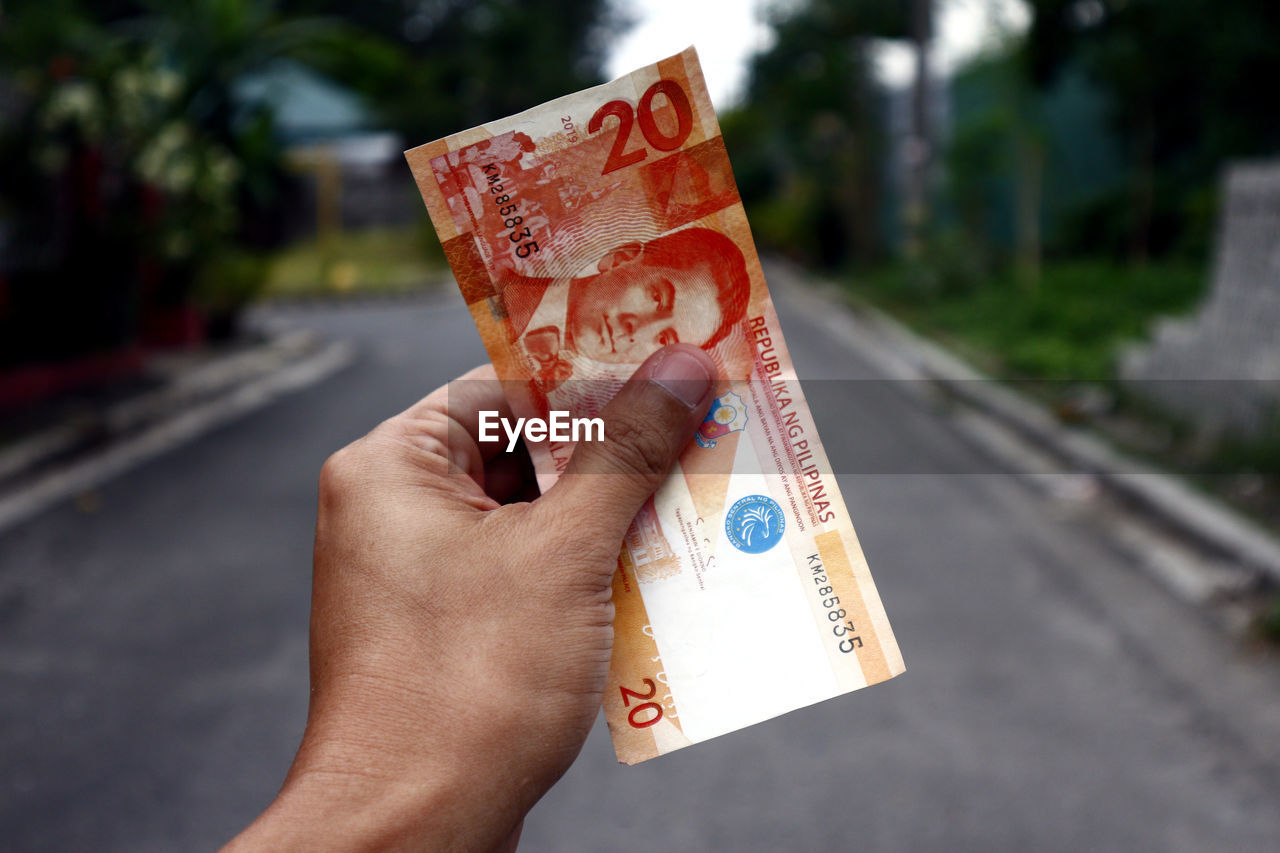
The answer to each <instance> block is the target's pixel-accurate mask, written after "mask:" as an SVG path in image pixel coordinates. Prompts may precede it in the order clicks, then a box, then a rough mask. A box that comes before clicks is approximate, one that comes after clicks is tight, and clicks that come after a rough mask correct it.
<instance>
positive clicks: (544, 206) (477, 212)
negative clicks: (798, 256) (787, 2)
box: [406, 48, 904, 764]
mask: <svg viewBox="0 0 1280 853" xmlns="http://www.w3.org/2000/svg"><path fill="white" fill-rule="evenodd" d="M406 157H407V159H408V161H409V164H410V166H411V168H412V170H413V174H414V178H415V180H416V181H417V184H418V188H419V189H420V190H421V192H422V197H423V201H424V202H425V203H426V206H427V210H428V211H429V212H430V215H431V220H432V223H433V224H434V225H435V228H436V231H437V233H438V235H439V237H440V241H441V243H442V245H443V246H444V252H445V256H446V257H447V258H448V260H449V263H450V266H451V267H452V269H453V272H454V275H455V277H456V279H457V282H458V287H459V289H460V290H461V292H462V295H463V298H464V299H465V300H466V302H467V305H468V307H469V309H470V311H471V315H472V317H473V319H474V320H475V323H476V327H477V329H478V330H479V332H480V336H481V338H482V339H483V341H484V344H485V347H486V349H487V351H488V354H489V357H490V359H491V360H492V362H493V364H494V367H495V368H496V369H497V371H498V375H499V376H500V377H501V378H502V379H504V380H507V381H506V383H505V387H506V388H507V394H508V397H509V399H510V403H511V405H512V409H513V411H514V412H515V414H516V415H518V416H521V417H544V418H545V417H546V415H547V413H548V412H549V411H551V410H562V411H568V412H571V413H573V414H574V415H575V416H590V415H592V414H594V413H595V412H598V411H599V409H600V408H601V407H602V406H603V405H604V404H605V403H606V402H607V401H608V400H609V399H610V398H611V397H612V395H613V394H614V393H616V391H617V390H618V388H620V387H621V385H622V383H623V382H624V381H625V379H626V378H627V377H628V376H630V375H631V373H632V372H633V371H634V370H635V368H636V367H637V366H638V365H639V364H640V363H641V362H643V361H644V359H645V358H646V357H647V356H648V355H649V354H650V353H652V352H653V351H655V350H656V349H658V348H660V347H662V346H664V345H666V344H669V343H673V342H676V341H683V342H687V343H693V344H695V345H697V346H700V347H702V348H703V349H704V350H706V351H707V352H708V353H709V354H710V355H711V357H712V358H713V360H714V361H715V362H716V365H717V368H718V370H719V372H720V377H721V382H720V386H719V393H718V395H717V398H716V400H715V402H714V403H713V404H712V407H711V411H710V412H709V413H708V415H707V418H706V420H705V421H704V423H703V424H702V426H701V427H700V429H699V430H698V433H697V436H696V437H695V440H694V441H693V442H692V443H691V444H690V445H689V447H688V448H687V449H686V450H685V451H684V453H683V454H682V456H681V457H680V460H679V462H678V464H677V465H676V466H675V468H674V469H673V470H672V472H671V474H670V476H669V477H668V478H667V480H666V481H665V482H664V483H663V485H662V486H661V487H660V488H659V490H658V491H657V493H656V494H655V495H654V496H653V498H652V499H651V500H650V501H649V502H648V503H647V504H646V505H645V507H644V509H643V510H642V511H641V512H640V514H639V515H638V516H637V517H636V519H635V521H634V522H633V524H632V526H631V529H630V530H629V531H628V533H627V536H626V539H625V541H624V542H623V548H622V552H621V554H620V556H619V560H618V572H617V574H616V575H615V577H614V582H613V600H614V604H615V607H616V618H615V623H614V628H615V642H614V652H613V660H612V666H611V670H610V679H609V686H608V687H607V688H606V690H605V694H604V712H605V717H606V720H607V721H608V724H609V731H610V734H611V736H612V738H613V743H614V746H615V749H616V750H617V753H618V758H619V760H620V761H622V762H624V763H627V764H635V763H637V762H640V761H645V760H647V759H649V758H653V757H656V756H658V755H662V754H664V753H667V752H671V751H672V750H675V749H679V748H680V747H683V746H688V745H690V744H694V743H698V742H700V741H703V740H707V739H708V738H712V737H715V736H717V735H720V734H724V733H726V732H730V731H734V730H736V729H741V728H743V727H746V726H749V725H752V724H754V723H758V722H761V721H763V720H767V719H769V718H771V717H774V716H777V715H779V714H783V713H786V712H788V711H791V710H794V709H796V708H800V707H802V706H805V705H809V704H812V703H814V702H819V701H822V700H825V699H829V698H832V697H835V696H838V695H840V694H843V693H847V692H849V691H852V690H857V689H858V688H861V687H865V686H867V685H870V684H875V683H877V682H880V681H884V680H886V679H889V678H892V677H893V676H895V675H898V674H899V673H901V672H902V671H903V668H904V666H903V662H902V655H901V653H900V652H899V650H898V645H897V642H896V641H895V639H894V636H893V631H892V629H891V628H890V626H889V620H888V618H887V617H886V615H885V612H884V608H883V606H882V605H881V602H880V597H879V595H878V593H877V591H876V587H875V583H874V581H873V580H872V577H871V572H870V569H869V568H868V566H867V562H866V560H865V558H864V556H863V553H862V549H861V547H860V545H859V543H858V538H857V535H856V534H855V532H854V529H853V525H852V523H851V521H850V519H849V514H848V512H847V511H846V509H845V505H844V501H843V500H842V498H841V496H840V490H839V487H838V485H837V483H836V480H835V478H834V477H833V476H832V474H831V467H830V465H829V464H828V462H827V458H826V454H825V452H824V450H823V447H822V443H821V441H820V440H819V438H818V433H817V429H816V426H815V424H814V421H813V417H812V415H811V413H810V411H809V407H808V404H807V403H806V401H805V398H804V394H803V391H802V389H801V387H800V383H799V382H798V380H797V377H796V374H795V370H794V368H793V366H792V363H791V358H790V356H789V354H788V352H787V347H786V343H785V341H784V339H783V335H782V330H781V328H780V327H779V325H778V318H777V314H776V313H775V311H774V307H773V302H772V300H771V298H770V295H769V289H768V287H767V285H766V283H765V279H764V274H763V272H762V271H761V267H760V261H759V258H758V257H757V254H756V250H755V245H754V243H753V241H752V238H751V231H750V227H749V225H748V224H747V218H746V214H745V212H744V211H743V208H742V202H741V199H740V198H739V197H738V191H737V187H736V185H735V183H734V178H733V172H732V169H731V168H730V165H729V158H728V155H727V153H726V152H725V147H724V142H723V140H722V139H721V136H720V127H719V124H718V123H717V121H716V116H715V111H714V110H713V108H712V106H711V101H710V98H709V96H708V94H707V87H706V84H705V82H704V81H703V77H702V70H701V68H700V66H699V64H698V57H697V53H696V51H695V50H694V49H693V48H689V49H687V50H684V51H682V52H681V53H678V54H676V55H674V56H670V57H667V58H666V59H663V60H661V61H659V62H657V63H654V64H653V65H648V66H645V67H644V68H640V69H637V70H636V71H633V72H632V73H630V74H628V75H626V76H624V77H621V78H619V79H617V80H614V81H612V82H610V83H606V84H604V85H601V86H596V87H594V88H592V89H587V90H585V91H582V92H578V93H575V94H572V95H567V96H565V97H563V98H558V99H556V100H554V101H550V102H548V103H546V104H543V105H542V106H540V107H536V108H534V109H531V110H528V111H526V112H523V113H520V114H519V115H516V116H511V117H509V118H505V119H500V120H497V121H494V122H491V123H489V124H485V125H481V126H479V127H475V128H472V129H470V130H466V131H463V132H461V133H457V134H454V135H452V136H449V137H446V138H444V139H440V140H437V141H435V142H432V143H429V144H427V145H423V146H420V147H418V148H414V149H412V150H410V151H408V152H406ZM529 447H530V452H531V454H532V456H533V460H534V465H535V468H536V470H537V472H538V477H539V483H540V484H541V485H542V486H543V488H546V487H547V486H549V485H550V484H551V483H553V482H554V481H555V479H556V478H557V477H558V476H559V474H560V472H562V471H563V470H564V468H565V465H566V464H567V462H568V459H569V456H570V455H571V454H572V451H573V446H572V444H571V443H569V442H556V441H547V442H542V443H539V444H533V445H530V446H529Z"/></svg>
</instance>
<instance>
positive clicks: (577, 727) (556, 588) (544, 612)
mask: <svg viewBox="0 0 1280 853" xmlns="http://www.w3.org/2000/svg"><path fill="white" fill-rule="evenodd" d="M713 377H714V367H713V365H712V362H711V360H710V358H709V357H708V356H707V355H706V354H705V353H704V352H702V351H701V350H700V349H698V348H696V347H692V346H688V345H681V344H677V345H675V346H670V347H667V348H665V349H663V350H660V351H659V352H658V353H655V354H654V355H653V356H652V357H651V358H649V360H648V361H646V362H645V363H644V364H643V365H641V367H640V368H639V369H638V370H637V371H636V373H635V375H634V376H633V377H632V379H631V381H630V382H629V383H628V384H627V385H626V386H625V387H624V388H623V390H622V391H621V392H619V394H618V395H617V397H616V398H615V399H614V400H613V401H612V402H611V403H610V404H609V405H608V406H607V407H606V408H605V409H604V411H603V412H602V413H601V417H602V418H603V419H604V421H605V440H604V441H601V442H591V443H582V444H580V445H579V446H578V447H577V449H576V451H575V452H574V455H573V458H572V459H571V460H570V463H569V467H568V470H567V471H566V472H565V474H564V475H563V476H562V477H561V478H560V480H559V481H558V482H557V483H556V485H555V486H554V487H553V488H552V489H550V490H549V491H548V492H547V494H545V495H543V496H542V497H540V498H538V499H537V500H534V501H532V502H528V503H505V501H508V500H510V499H512V498H513V497H517V496H519V495H520V494H521V491H522V490H523V489H526V488H527V487H528V486H529V485H530V482H529V479H528V476H527V474H529V473H531V469H530V468H529V467H528V465H527V460H525V467H524V472H525V474H526V476H521V475H520V474H519V468H518V466H517V465H516V463H515V460H514V459H513V458H512V456H511V454H507V453H504V452H503V451H502V448H503V447H504V444H503V443H484V444H481V443H478V442H477V440H476V436H477V422H478V412H479V411H481V410H498V411H499V412H500V413H501V414H502V416H503V417H510V414H511V413H510V410H509V408H508V407H507V404H506V402H505V399H504V398H503V396H502V392H501V389H500V386H499V383H498V382H497V381H496V380H495V379H494V374H493V370H492V368H490V367H486V368H480V369H477V370H474V371H472V372H471V373H469V374H467V375H466V376H465V377H463V380H469V381H459V382H455V383H452V384H451V385H450V386H446V387H445V388H441V389H439V390H437V391H436V392H434V393H432V394H431V395H430V396H428V397H426V398H425V399H424V400H422V401H421V402H419V403H418V404H417V405H415V406H413V407H412V408H411V409H409V410H408V411H406V412H404V413H403V414H401V415H398V416H396V417H394V418H391V419H390V420H388V421H386V422H384V423H383V424H381V425H380V426H378V427H377V428H376V429H374V430H373V431H372V432H371V433H369V435H367V436H365V437H364V438H362V439H360V440H358V441H356V442H354V443H353V444H351V445H348V446H347V447H346V448H344V449H342V450H340V451H339V452H338V453H335V454H334V455H333V456H332V457H330V459H329V460H328V461H327V462H326V463H325V466H324V468H323V470H322V471H321V476H320V508H319V518H318V521H317V528H316V546H315V574H314V585H313V593H312V613H311V705H310V710H309V714H308V718H307V726H306V731H305V732H304V734H303V739H302V745H301V746H300V748H299V750H298V754H297V756H296V758H295V759H294V763H293V766H292V767H291V768H290V770H289V774H288V776H287V778H286V779H285V783H284V787H283V788H282V790H281V792H280V794H279V795H278V796H277V798H276V800H275V801H274V802H273V803H272V804H271V806H270V808H268V809H267V811H266V812H265V813H264V814H263V815H262V816H261V817H260V818H259V819H258V820H257V821H256V822H255V823H254V824H253V825H252V826H250V827H249V828H248V829H246V830H245V831H244V832H243V833H242V834H241V835H240V836H239V837H237V838H236V839H235V840H234V841H233V842H232V843H231V844H230V845H229V847H228V849H235V850H239V849H308V850H322V849H343V850H357V849H377V850H388V849H406V850H409V849H412V850H425V849H430V850H512V849H514V848H515V845H516V841H517V840H518V838H519V832H520V826H521V822H522V820H523V818H524V815H525V814H526V813H527V812H528V810H529V809H530V808H531V807H532V806H533V804H534V803H535V802H536V801H537V800H538V799H539V798H540V797H541V796H542V795H543V794H544V793H545V792H546V790H547V789H548V788H550V787H551V785H552V784H553V783H554V782H555V781H556V780H557V779H559V778H560V776H561V775H563V773H564V772H565V770H567V769H568V767H569V765H570V764H571V763H572V762H573V759H574V758H575V757H576V756H577V754H578V751H579V750H580V749H581V747H582V744H583V741H585V740H586V737H587V733H588V732H589V731H590V729H591V725H592V722H593V721H594V719H595V717H596V714H597V713H598V711H599V708H600V703H601V693H602V691H603V689H604V686H605V680H606V678H607V676H608V671H609V658H610V652H611V649H612V644H613V627H612V622H613V604H612V603H611V601H610V590H611V580H612V577H613V573H614V571H615V569H616V568H617V558H618V552H619V550H620V548H621V543H622V537H623V535H624V534H625V533H626V531H627V528H628V526H629V525H630V523H631V520H632V519H633V518H634V517H635V515H636V513H637V512H638V511H639V509H640V507H641V506H642V505H643V503H644V501H645V500H647V499H648V497H649V496H650V495H651V494H652V493H653V491H654V490H655V489H656V488H657V487H658V485H659V484H660V483H661V482H662V480H663V478H664V476H665V475H666V472H667V470H668V468H669V467H670V466H671V464H672V462H673V461H674V460H675V458H676V457H677V456H678V455H679V453H680V451H681V450H682V449H683V448H684V446H685V445H686V444H687V443H688V441H689V440H690V439H691V438H692V436H693V433H694V430H695V429H696V428H697V426H698V424H699V423H700V422H701V420H702V418H703V417H704V415H705V414H706V411H707V408H708V405H709V403H710V400H711V397H712V392H713V386H714V380H713ZM486 379H487V380H490V381H475V380H486Z"/></svg>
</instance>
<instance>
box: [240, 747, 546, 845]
mask: <svg viewBox="0 0 1280 853" xmlns="http://www.w3.org/2000/svg"><path fill="white" fill-rule="evenodd" d="M308 729H309V730H308V732H307V734H306V735H305V736H304V738H303V743H302V746H301V747H300V748H299V750H298V756H297V757H296V758H295V760H294V764H293V767H291V768H290V771H289V774H288V776H287V777H286V779H285V783H284V786H283V787H282V788H281V790H280V793H279V794H278V795H277V796H276V798H275V800H274V801H273V802H272V803H271V805H270V807H269V808H268V809H267V810H266V811H265V812H263V814H262V815H261V816H260V817H259V818H258V819H257V820H256V821H255V822H254V823H253V824H252V825H251V826H249V827H248V828H247V829H246V830H245V831H244V832H243V833H242V834H241V835H240V836H238V837H237V838H236V839H234V840H233V841H232V842H231V843H230V844H229V845H228V846H227V848H226V850H227V851H240V850H343V851H363V850H369V851H374V850H377V851H386V850H414V851H417V850H433V851H434V850H439V851H453V850H468V851H471V850H497V849H506V848H503V847H502V843H503V841H504V840H505V839H508V838H509V837H512V839H514V834H515V833H517V832H518V827H519V825H520V821H521V818H522V817H523V812H524V809H523V808H520V807H519V806H518V805H516V804H515V803H514V802H512V801H511V797H510V794H511V793H512V790H511V787H508V786H507V785H506V784H505V783H504V780H503V778H502V774H501V773H490V772H485V771H483V770H481V769H480V768H479V767H477V766H475V764H474V763H471V764H468V765H467V766H463V764H462V762H459V761H456V760H454V758H453V757H452V756H448V755H445V756H439V757H438V758H437V759H435V760H431V759H425V758H424V756H423V755H422V754H421V753H418V754H416V755H413V756H409V755H406V754H401V755H398V756H394V757H392V756H387V755H384V754H382V753H381V752H380V751H379V750H377V749H376V748H374V749H371V748H370V745H369V744H362V743H359V742H358V741H353V740H351V739H348V738H346V737H344V736H343V734H342V733H333V732H330V733H327V734H324V735H316V734H315V733H314V731H313V730H312V727H311V726H309V727H308ZM512 787H518V786H512ZM510 849H514V846H512V847H511V848H510Z"/></svg>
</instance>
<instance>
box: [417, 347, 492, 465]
mask: <svg viewBox="0 0 1280 853" xmlns="http://www.w3.org/2000/svg"><path fill="white" fill-rule="evenodd" d="M481 412H497V413H498V417H499V418H504V419H509V418H511V416H512V415H511V405H510V404H509V403H508V402H507V396H506V394H505V393H503V390H502V382H501V381H500V380H499V379H498V374H497V373H496V372H495V371H494V369H493V365H492V364H484V365H481V366H480V367H476V368H473V369H472V370H469V371H467V372H466V373H464V374H463V375H461V376H459V377H458V378H457V379H454V380H453V381H451V382H449V383H447V384H445V385H442V386H440V387H439V388H437V389H436V390H434V391H432V392H431V393H430V394H428V395H427V396H426V397H423V398H422V399H421V400H419V401H418V402H417V403H414V404H413V405H412V406H410V407H409V408H408V409H406V410H405V411H404V413H403V415H402V417H408V418H413V419H415V420H427V419H431V418H433V417H436V416H439V415H444V416H445V417H446V418H448V420H449V422H450V424H449V442H450V444H451V445H452V443H453V442H454V441H464V442H469V443H470V444H471V445H472V446H473V447H471V448H468V449H469V450H472V449H473V450H476V451H478V452H479V458H480V459H481V460H482V461H484V462H488V461H489V460H491V459H493V458H494V457H495V456H497V455H498V453H500V452H501V451H502V449H503V443H502V442H501V441H480V413H481Z"/></svg>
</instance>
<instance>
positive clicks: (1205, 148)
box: [1027, 0, 1280, 260]
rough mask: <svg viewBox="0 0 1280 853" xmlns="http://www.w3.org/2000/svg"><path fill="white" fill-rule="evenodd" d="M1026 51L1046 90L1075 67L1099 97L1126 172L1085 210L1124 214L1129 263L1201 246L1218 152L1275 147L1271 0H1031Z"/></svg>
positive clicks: (1277, 76) (1279, 59)
mask: <svg viewBox="0 0 1280 853" xmlns="http://www.w3.org/2000/svg"><path fill="white" fill-rule="evenodd" d="M1029 2H1030V6H1031V7H1032V10H1033V12H1034V22H1033V25H1032V28H1031V31H1030V33H1029V37H1028V42H1027V52H1028V57H1029V60H1030V70H1031V73H1032V76H1033V79H1034V80H1035V82H1036V84H1037V85H1038V86H1040V87H1041V88H1047V87H1048V86H1049V85H1051V84H1052V83H1053V82H1054V81H1055V79H1056V78H1057V77H1059V76H1060V75H1061V74H1062V73H1063V72H1064V71H1065V70H1067V69H1069V68H1071V67H1073V66H1075V65H1079V66H1082V67H1083V68H1084V69H1085V71H1086V73H1087V74H1088V75H1089V77H1090V78H1091V79H1092V80H1093V81H1094V83H1095V84H1096V85H1097V86H1099V87H1100V88H1101V89H1102V91H1103V92H1104V94H1105V95H1106V97H1107V100H1108V103H1109V106H1110V112H1109V116H1110V122H1111V124H1112V126H1113V127H1114V128H1115V129H1116V131H1117V132H1118V133H1119V134H1120V136H1121V138H1122V139H1123V140H1124V144H1125V150H1126V159H1127V166H1128V174H1129V180H1128V183H1127V187H1126V188H1125V190H1124V192H1123V194H1122V195H1119V196H1117V197H1115V198H1114V199H1113V201H1112V203H1111V204H1109V205H1098V206H1095V210H1094V214H1093V215H1095V216H1108V215H1109V216H1112V217H1114V218H1117V219H1119V220H1121V221H1122V223H1123V229H1122V230H1123V231H1124V232H1126V233H1127V241H1126V242H1127V246H1125V247H1124V248H1125V249H1127V253H1128V254H1129V255H1130V256H1131V257H1132V258H1135V259H1139V260H1141V259H1145V258H1146V257H1148V256H1150V255H1157V254H1165V253H1168V252H1170V251H1174V250H1178V249H1188V248H1189V249H1191V250H1192V251H1195V252H1199V251H1203V249H1204V248H1205V247H1206V245H1207V242H1208V229H1209V227H1210V225H1209V223H1210V222H1211V219H1212V217H1211V216H1209V215H1207V214H1206V211H1205V209H1204V208H1205V199H1206V197H1210V196H1211V195H1212V192H1213V189H1214V187H1215V185H1216V181H1217V177H1218V173H1219V172H1220V170H1221V168H1222V166H1223V164H1224V163H1225V161H1226V160H1228V159H1233V158H1242V157H1258V156H1274V155H1275V154H1276V153H1277V151H1280V89H1277V87H1276V86H1275V85H1274V82H1275V81H1276V80H1280V50H1277V49H1276V46H1275V37H1276V33H1277V32H1280V4H1277V3H1274V2H1270V0H1178V2H1171V0H1029Z"/></svg>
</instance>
